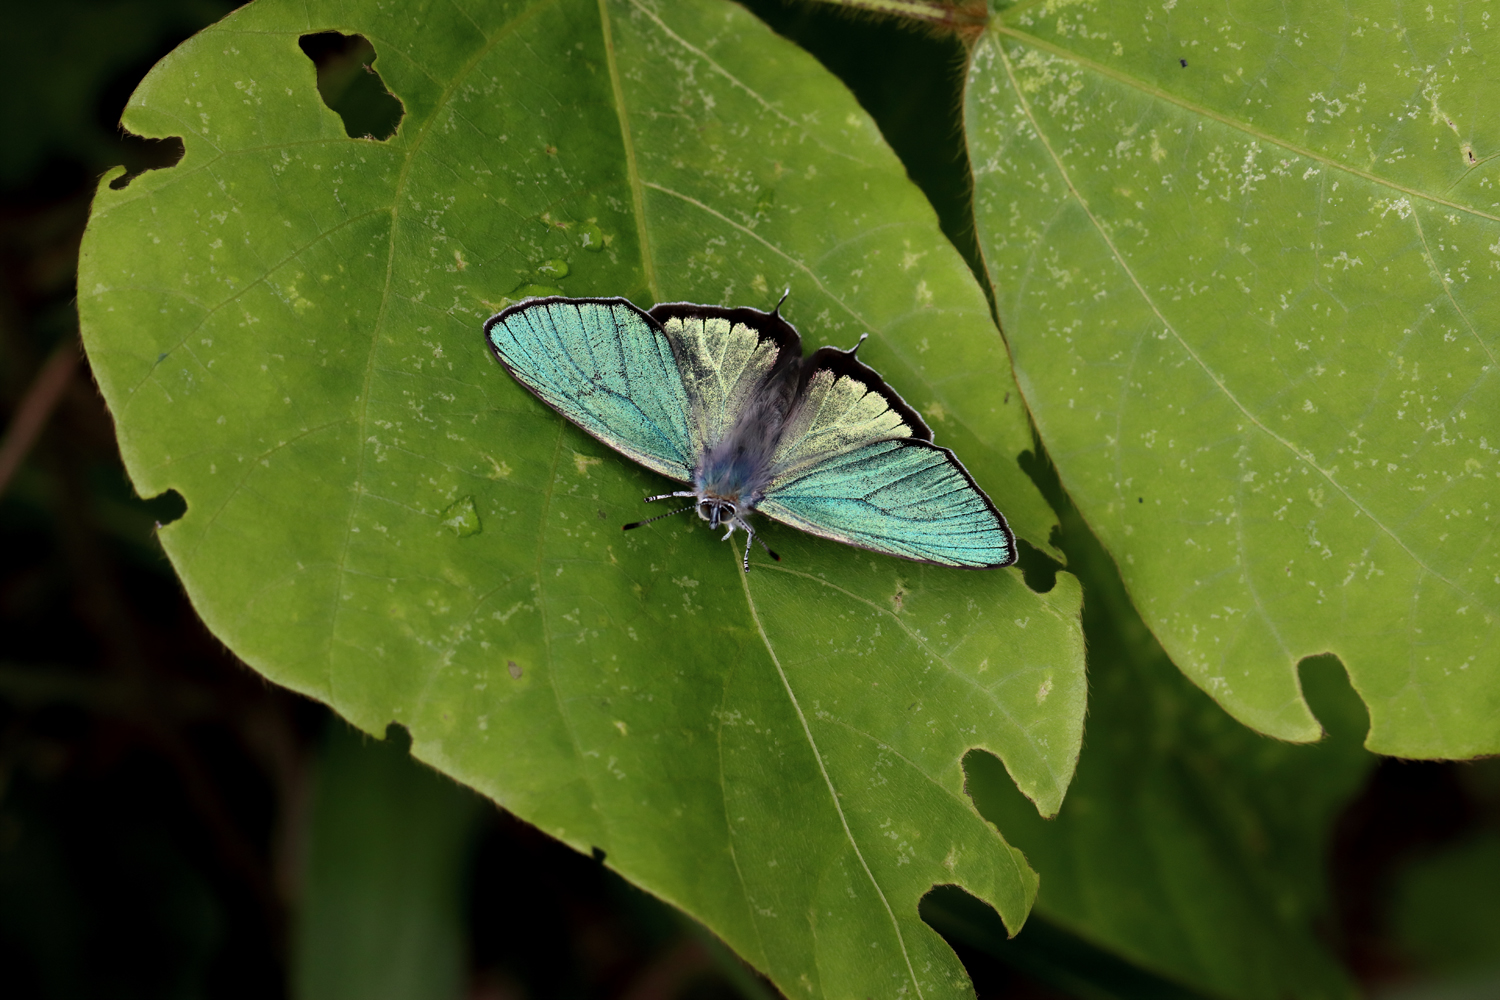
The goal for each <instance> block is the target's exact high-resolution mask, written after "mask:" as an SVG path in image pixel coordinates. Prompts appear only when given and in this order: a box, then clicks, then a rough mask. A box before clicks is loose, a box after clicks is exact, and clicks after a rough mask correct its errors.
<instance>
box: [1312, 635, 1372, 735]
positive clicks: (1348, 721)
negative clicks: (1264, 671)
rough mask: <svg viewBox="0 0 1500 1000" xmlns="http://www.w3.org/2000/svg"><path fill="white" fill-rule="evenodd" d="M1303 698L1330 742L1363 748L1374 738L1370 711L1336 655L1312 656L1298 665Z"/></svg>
mask: <svg viewBox="0 0 1500 1000" xmlns="http://www.w3.org/2000/svg"><path fill="white" fill-rule="evenodd" d="M1297 673H1298V675H1299V677H1300V679H1301V682H1302V697H1303V698H1305V699H1306V700H1307V707H1308V708H1310V709H1312V713H1313V715H1315V716H1316V717H1317V719H1318V722H1319V723H1321V724H1322V726H1323V730H1324V732H1325V733H1327V734H1328V735H1327V738H1329V739H1333V740H1337V741H1338V742H1340V743H1354V744H1363V743H1364V741H1365V737H1366V736H1368V735H1369V734H1370V710H1369V709H1368V708H1366V707H1365V703H1364V700H1363V699H1361V698H1360V696H1359V693H1358V692H1356V691H1355V690H1354V685H1353V684H1351V683H1350V682H1349V673H1348V671H1347V670H1345V669H1344V664H1343V661H1342V660H1340V659H1339V658H1338V657H1337V656H1334V655H1333V654H1332V653H1323V654H1322V655H1320V656H1309V657H1307V658H1306V659H1304V660H1303V661H1302V662H1301V663H1299V664H1297Z"/></svg>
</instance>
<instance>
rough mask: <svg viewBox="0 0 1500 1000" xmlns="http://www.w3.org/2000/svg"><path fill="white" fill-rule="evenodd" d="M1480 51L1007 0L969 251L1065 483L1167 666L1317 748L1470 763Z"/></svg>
mask: <svg viewBox="0 0 1500 1000" xmlns="http://www.w3.org/2000/svg"><path fill="white" fill-rule="evenodd" d="M1497 56H1500V34H1497V33H1496V32H1495V31H1494V30H1492V29H1491V28H1490V12H1489V11H1488V10H1487V9H1486V8H1485V7H1484V5H1475V4H1463V3H1445V4H1437V5H1433V6H1429V7H1425V8H1411V7H1408V6H1405V5H1401V4H1394V3H1379V4H1359V5H1354V6H1350V5H1344V4H1334V3H1327V2H1312V0H1308V2H1299V3H1288V4H1270V5H1267V4H1250V3H1230V4H1225V3H1218V2H1215V3H1208V2H1198V0H1184V2H1181V3H1164V4H1156V5H1150V6H1148V7H1140V6H1135V5H1122V4H1107V3H1095V2H1081V3H1067V4H1057V3H1021V4H1016V5H1014V6H1010V7H1007V8H1005V9H1002V10H1001V11H1000V12H999V13H998V14H997V16H996V19H995V22H994V24H993V26H992V29H991V30H990V31H989V32H988V34H987V35H986V36H985V38H984V39H983V40H982V41H981V42H980V44H979V47H978V50H977V52H976V54H975V58H974V62H973V66H972V70H971V76H970V80H969V90H968V97H967V108H966V118H967V130H968V141H969V145H970V153H971V156H972V159H973V163H974V170H975V175H976V182H975V183H976V187H975V201H976V212H977V221H978V226H979V231H980V241H981V243H982V245H983V247H984V251H985V259H986V263H987V266H988V267H989V270H990V275H991V278H992V280H993V282H994V286H995V289H996V292H997V295H998V301H999V309H1000V317H1001V322H1002V326H1003V329H1004V330H1005V334H1006V336H1007V338H1008V340H1009V343H1010V346H1011V349H1012V352H1013V357H1014V360H1015V363H1016V370H1017V374H1018V379H1019V381H1020V382H1021V385H1022V387H1023V390H1024V392H1025V394H1026V397H1027V400H1028V402H1029V404H1030V405H1031V407H1032V411H1033V413H1034V414H1035V417H1036V420H1037V424H1038V427H1039V430H1040V431H1041V434H1042V437H1043V440H1044V441H1045V443H1046V445H1047V448H1048V450H1049V452H1050V454H1051V455H1052V457H1053V459H1054V460H1055V461H1056V462H1057V467H1058V469H1059V471H1060V473H1061V475H1062V479H1063V483H1064V485H1065V486H1066V487H1067V489H1068V491H1069V492H1070V493H1071V494H1072V496H1073V497H1074V499H1075V500H1076V501H1077V503H1078V506H1079V508H1080V510H1081V512H1082V513H1083V515H1084V516H1085V518H1086V519H1087V520H1088V521H1089V523H1090V524H1091V525H1092V526H1093V527H1094V528H1095V530H1096V531H1097V532H1098V533H1099V535H1100V537H1101V539H1102V540H1103V541H1104V543H1105V545H1106V547H1107V548H1108V549H1109V551H1110V552H1111V553H1112V554H1113V555H1114V557H1115V559H1116V560H1117V562H1118V563H1119V564H1120V571H1121V573H1122V575H1123V577H1124V580H1125V583H1126V586H1127V587H1128V589H1129V591H1130V594H1131V596H1132V599H1133V600H1134V601H1135V603H1136V605H1137V606H1138V607H1139V608H1140V609H1141V613H1142V615H1143V616H1144V618H1145V620H1146V622H1147V623H1148V624H1149V625H1150V627H1151V628H1152V630H1153V631H1154V632H1155V633H1156V634H1157V635H1158V636H1159V637H1160V639H1161V641H1162V644H1163V646H1164V647H1165V648H1166V650H1167V652H1168V653H1169V654H1170V655H1171V657H1172V659H1173V660H1174V661H1175V662H1176V663H1177V664H1178V666H1179V667H1181V668H1182V670H1183V671H1184V672H1185V673H1187V675H1188V676H1189V677H1191V678H1192V679H1193V680H1194V681H1195V682H1196V683H1197V684H1198V685H1199V686H1201V687H1202V688H1203V689H1204V690H1205V691H1207V692H1208V693H1209V694H1211V695H1212V696H1213V697H1214V698H1215V699H1217V700H1218V701H1219V703H1220V704H1222V705H1223V706H1224V707H1225V708H1227V709H1228V710H1229V711H1230V712H1231V713H1232V714H1234V715H1235V716H1236V717H1237V718H1239V719H1241V720H1242V721H1244V722H1245V723H1247V724H1249V725H1251V726H1254V727H1255V728H1257V729H1260V730H1261V731H1263V732H1266V733H1269V734H1272V735H1275V736H1279V737H1282V738H1284V739H1292V740H1309V739H1315V738H1316V737H1317V736H1318V732H1319V729H1318V725H1317V722H1316V721H1315V720H1314V719H1313V717H1312V715H1311V714H1310V713H1309V712H1308V710H1307V707H1306V705H1305V703H1304V702H1303V700H1302V697H1301V692H1300V690H1299V687H1298V682H1297V672H1296V664H1297V662H1298V660H1300V659H1301V658H1303V657H1306V656H1310V655H1314V654H1318V653H1323V652H1333V653H1336V654H1337V655H1338V656H1339V658H1340V659H1341V660H1342V661H1343V662H1344V664H1345V665H1346V666H1347V668H1348V670H1349V673H1350V676H1351V678H1352V680H1353V682H1354V686H1355V688H1356V690H1358V692H1359V694H1360V696H1361V697H1362V698H1363V699H1364V701H1365V702H1366V704H1367V705H1368V706H1369V709H1370V716H1371V732H1370V737H1369V746H1370V748H1371V749H1375V750H1379V751H1382V752H1385V753H1393V754H1400V755H1406V756H1455V757H1462V756H1471V755H1475V754H1481V753H1494V752H1496V751H1500V643H1497V642H1496V637H1497V635H1496V630H1497V627H1500V532H1497V528H1500V491H1497V488H1496V486H1497V482H1496V474H1497V470H1500V464H1497V457H1500V389H1497V379H1500V366H1497V357H1496V355H1497V352H1500V336H1497V333H1496V331H1497V330H1500V294H1497V293H1500V191H1497V189H1496V173H1495V166H1496V163H1497V161H1496V160H1495V159H1494V157H1495V155H1496V153H1497V152H1500V145H1497V143H1500V138H1497V137H1500V128H1497V126H1500V104H1497V102H1496V101H1495V100H1494V99H1493V94H1494V80H1495V63H1496V58H1497Z"/></svg>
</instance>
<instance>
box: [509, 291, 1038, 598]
mask: <svg viewBox="0 0 1500 1000" xmlns="http://www.w3.org/2000/svg"><path fill="white" fill-rule="evenodd" d="M484 332H485V337H486V339H487V340H488V341H489V344H490V347H491V348H492V349H493V350H494V352H495V356H496V357H497V358H499V359H500V363H501V364H503V365H504V366H505V368H506V370H507V371H509V372H510V373H511V375H513V376H514V377H515V379H516V381H518V382H520V383H521V384H522V385H524V386H525V387H526V388H528V389H530V390H531V391H532V392H533V393H535V394H536V395H537V396H538V397H539V398H540V399H541V400H542V402H544V403H546V404H547V405H548V406H550V407H552V408H553V409H554V410H556V411H557V412H558V413H561V414H562V415H563V416H564V417H566V418H568V419H569V420H571V421H572V422H573V423H575V424H577V425H578V426H579V427H581V428H583V429H584V430H585V431H587V432H588V433H589V434H591V435H593V436H594V437H596V438H598V439H599V440H600V441H603V442H604V443H605V444H607V445H609V446H610V447H611V448H614V449H615V450H616V451H618V452H620V453H621V454H623V455H627V456H629V457H630V458H633V459H635V461H637V462H639V463H640V464H642V465H644V466H645V467H646V468H648V469H651V470H652V471H653V472H659V473H661V474H662V475H663V476H666V477H667V478H669V479H675V480H677V481H678V482H680V483H685V484H689V485H691V487H692V488H691V489H687V490H678V491H676V492H673V493H663V494H661V495H660V496H653V497H647V498H646V502H647V503H651V502H653V501H656V500H665V499H669V498H672V497H684V498H686V497H691V498H692V499H693V502H692V503H690V504H688V505H687V506H685V507H683V508H681V509H680V510H675V511H671V512H670V513H668V514H662V515H660V517H671V516H672V515H673V514H681V513H685V512H686V511H689V510H696V511H697V512H698V516H699V517H701V518H703V520H705V521H707V522H708V523H709V525H710V526H711V527H714V528H720V527H726V528H728V530H727V531H726V532H725V534H724V538H725V539H726V540H727V539H728V538H729V537H730V536H731V535H733V534H734V531H735V529H736V528H739V529H743V530H744V532H745V534H746V535H747V536H748V538H750V539H754V540H755V541H757V542H760V544H761V546H762V547H764V548H766V552H767V553H769V554H770V555H771V557H772V558H775V559H779V558H780V557H779V556H777V555H776V553H774V552H771V550H770V548H769V547H766V545H765V542H764V541H761V539H760V538H759V537H758V536H757V535H756V534H755V529H754V527H752V526H751V524H750V522H749V520H748V519H747V517H748V515H749V514H750V513H751V512H752V511H760V512H761V513H763V514H766V515H767V516H769V517H771V518H774V519H775V520H777V521H781V522H783V523H785V524H790V525H792V526H793V527H796V528H801V529H802V530H803V531H807V532H810V533H812V534H814V535H820V536H822V537H824V538H831V539H834V540H835V541H840V542H847V543H848V544H850V545H858V546H860V547H862V548H866V549H870V550H872V551H875V552H882V553H885V554H887V555H893V556H900V557H901V558H903V559H914V560H917V561H920V562H928V563H936V564H938V565H940V566H961V567H965V568H968V569H988V568H992V567H997V566H1009V565H1011V564H1012V563H1014V562H1015V561H1016V542H1015V536H1014V535H1012V534H1011V531H1010V528H1009V527H1008V526H1007V525H1006V523H1005V518H1004V517H1003V516H1001V514H1000V512H999V511H998V510H996V509H995V505H994V504H993V503H991V502H990V498H989V497H987V496H985V495H984V491H983V490H981V489H980V488H979V487H978V486H976V485H975V484H974V480H973V477H971V476H970V475H969V473H968V470H966V469H965V468H964V467H963V465H962V464H960V462H959V461H958V459H957V458H955V457H954V455H953V453H952V452H951V451H949V450H948V449H946V448H939V447H938V446H937V445H935V444H933V443H932V431H931V430H930V429H929V428H928V427H927V425H926V424H925V423H923V422H922V418H921V417H920V416H919V415H918V414H917V411H916V410H913V409H912V408H911V407H910V406H908V405H907V404H906V402H905V401H904V400H902V398H901V397H900V396H898V395H897V394H896V392H895V391H894V390H893V389H891V388H890V387H889V386H887V385H886V384H885V381H884V380H883V379H881V377H880V376H879V375H878V374H876V373H875V371H874V370H873V369H871V368H869V367H868V366H867V365H865V364H863V363H861V362H860V361H859V360H858V359H856V358H855V356H854V353H855V352H854V350H849V351H841V350H838V349H837V348H833V347H824V348H822V349H820V350H818V351H815V352H813V355H812V356H811V357H809V358H803V357H802V339H801V337H799V336H798V335H797V331H796V330H795V329H794V328H793V327H792V325H791V324H790V323H788V322H787V321H786V320H785V319H782V317H781V314H780V306H779V305H778V306H777V308H776V310H773V311H772V312H769V313H765V312H761V311H760V310H758V309H749V308H738V309H721V308H718V307H715V306H700V305H693V304H691V303H686V302H672V303H664V304H662V305H658V306H656V307H654V308H653V309H651V311H650V312H643V311H641V310H640V309H637V308H636V307H635V306H633V305H631V304H630V303H629V302H627V301H625V300H624V299H568V298H561V297H552V298H543V299H529V300H527V301H525V302H521V303H519V304H517V305H514V306H511V307H510V308H509V309H506V310H505V311H504V312H502V313H500V314H499V315H497V316H494V317H492V318H491V319H490V320H489V321H488V322H486V323H485V325H484ZM861 341H863V338H861ZM856 350H857V347H856ZM660 517H653V518H650V519H648V520H646V521H637V522H636V523H634V524H627V525H625V528H626V529H627V530H629V529H630V528H636V527H640V526H641V525H642V524H649V523H650V522H651V521H656V520H659V519H660ZM744 567H745V570H746V571H748V570H749V569H750V545H749V544H748V543H747V544H746V545H745V561H744Z"/></svg>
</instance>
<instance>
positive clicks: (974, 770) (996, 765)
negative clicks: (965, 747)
mask: <svg viewBox="0 0 1500 1000" xmlns="http://www.w3.org/2000/svg"><path fill="white" fill-rule="evenodd" d="M963 769H964V794H965V795H967V796H968V797H969V801H970V802H973V803H974V809H975V811H976V812H978V813H979V815H981V816H983V817H984V818H985V819H987V820H989V821H990V822H991V823H994V824H995V825H996V826H1002V825H1003V823H1002V821H1003V819H1004V817H1005V814H1006V811H1007V810H1019V811H1020V812H1022V813H1025V814H1027V815H1028V816H1033V815H1035V814H1036V806H1034V805H1032V804H1031V803H1030V802H1028V801H1026V796H1024V795H1022V794H1021V790H1020V789H1019V788H1017V787H1016V783H1015V782H1014V781H1012V780H1011V777H1010V773H1009V772H1008V771H1006V770H1005V762H1004V761H1002V760H1001V759H1000V758H999V757H997V756H995V755H994V754H992V753H990V752H989V751H988V750H981V749H980V748H979V747H972V748H970V749H969V751H968V752H967V753H965V754H964V759H963Z"/></svg>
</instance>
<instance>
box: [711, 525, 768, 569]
mask: <svg viewBox="0 0 1500 1000" xmlns="http://www.w3.org/2000/svg"><path fill="white" fill-rule="evenodd" d="M735 525H736V526H737V527H740V528H744V529H745V536H746V537H745V572H746V573H748V572H750V543H751V542H759V543H760V547H761V548H763V549H765V550H766V555H768V556H770V557H771V558H772V559H775V560H776V561H777V562H781V557H780V556H779V555H777V554H776V553H775V552H774V551H772V549H771V546H769V545H767V544H766V543H765V541H764V540H763V539H762V538H761V537H760V536H759V535H757V534H756V533H755V529H754V528H752V527H750V525H749V523H748V522H746V521H736V522H735ZM724 537H725V538H728V537H729V536H728V535H725V536H724Z"/></svg>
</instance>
